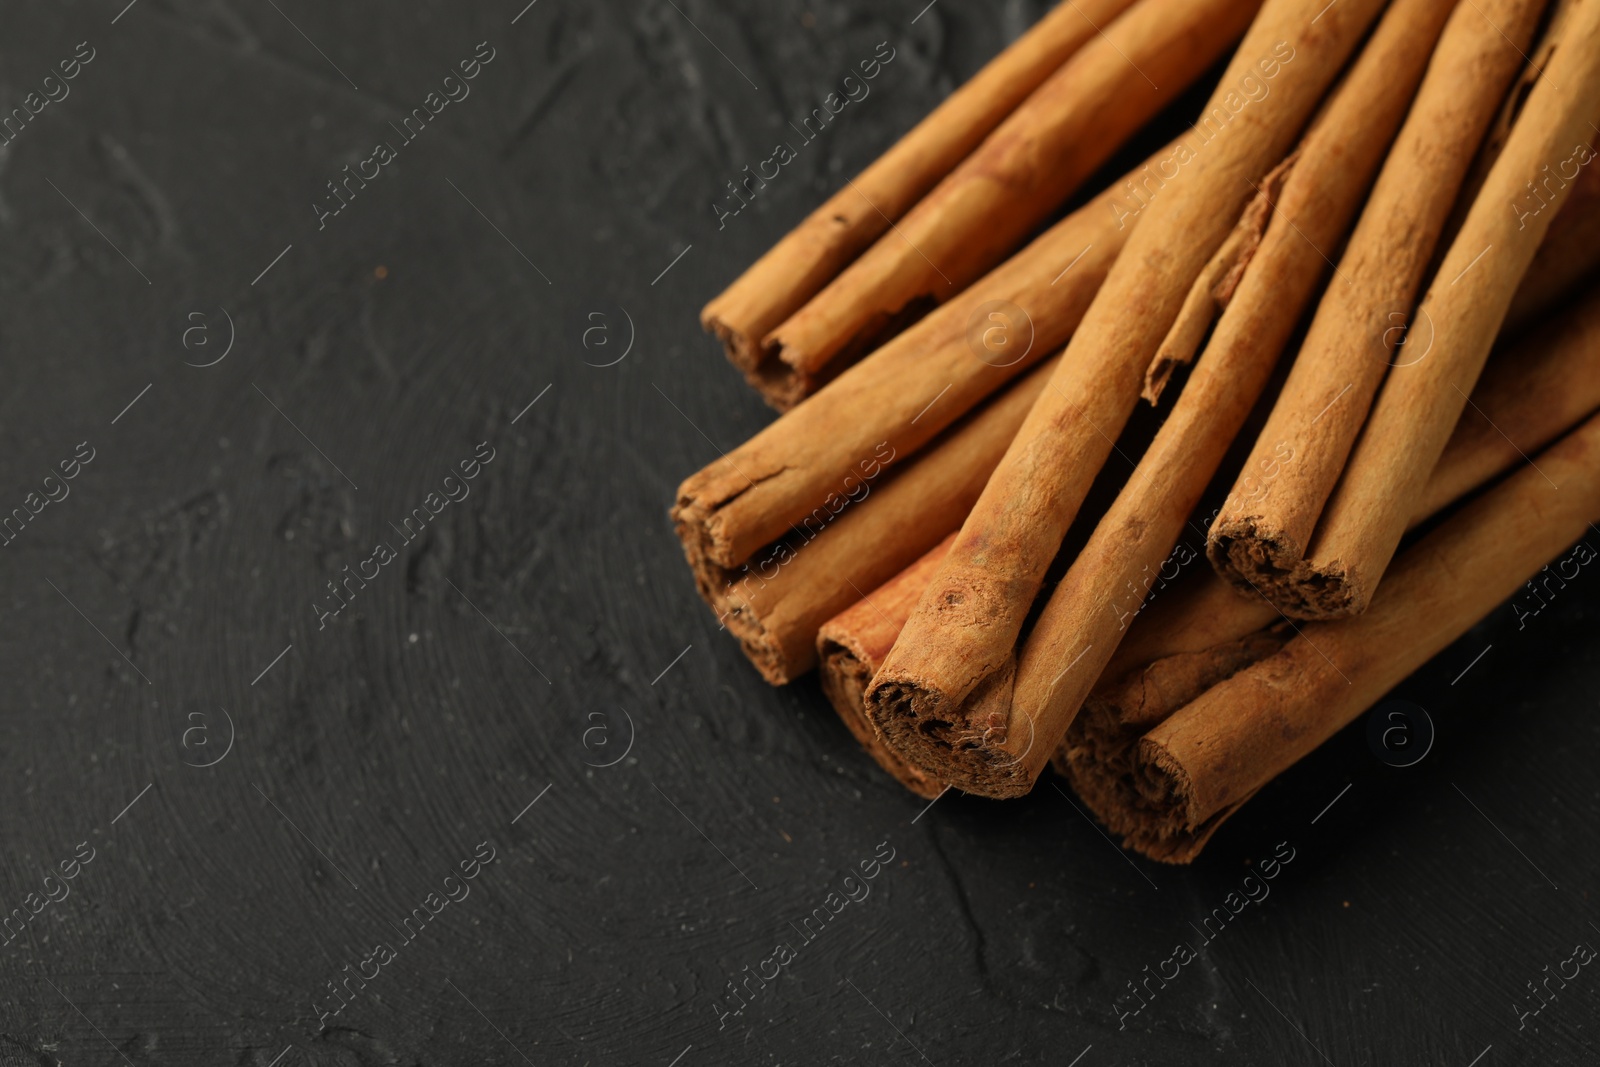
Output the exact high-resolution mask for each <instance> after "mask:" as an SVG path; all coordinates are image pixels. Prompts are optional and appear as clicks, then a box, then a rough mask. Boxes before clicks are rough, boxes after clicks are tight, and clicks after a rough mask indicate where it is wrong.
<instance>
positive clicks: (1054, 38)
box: [700, 0, 1133, 407]
mask: <svg viewBox="0 0 1600 1067" xmlns="http://www.w3.org/2000/svg"><path fill="white" fill-rule="evenodd" d="M1132 2H1133V0H1072V2H1069V3H1062V4H1060V5H1058V6H1057V7H1056V8H1055V9H1054V10H1053V11H1051V12H1049V13H1048V14H1046V15H1045V16H1044V17H1043V18H1042V19H1040V20H1039V21H1038V22H1037V23H1035V24H1034V25H1033V26H1032V27H1030V28H1029V30H1028V31H1027V32H1026V33H1024V34H1023V35H1022V36H1021V37H1019V38H1018V39H1017V40H1016V41H1014V42H1012V43H1011V44H1010V45H1009V46H1008V47H1007V48H1006V49H1005V50H1004V51H1003V52H1001V53H1000V54H999V55H998V56H996V57H995V58H994V59H993V60H991V61H990V62H989V63H988V64H986V65H985V66H984V68H983V69H982V70H980V71H978V72H977V73H976V74H974V75H973V76H972V78H971V80H969V81H967V82H965V83H963V84H962V85H961V86H960V87H959V88H957V89H956V91H955V92H953V93H951V94H950V96H949V97H948V98H947V99H946V100H945V101H944V102H943V103H941V104H940V105H939V106H938V107H936V108H934V109H933V110H932V111H931V112H929V113H928V114H927V116H926V117H925V118H923V119H922V121H921V122H919V123H917V124H916V126H914V127H913V128H912V129H911V130H910V131H909V132H907V133H906V135H905V136H904V137H902V138H901V139H900V140H899V141H897V142H896V143H895V144H894V146H893V147H891V148H890V149H889V150H888V151H887V152H885V153H884V154H883V155H882V156H880V157H879V158H878V159H877V160H875V161H874V162H873V163H872V165H871V166H869V167H868V168H867V169H866V170H864V171H862V172H861V173H860V174H858V175H856V176H855V178H854V179H852V180H851V181H850V182H849V183H847V184H846V185H845V186H844V188H842V189H840V190H839V191H838V192H837V193H835V194H834V195H833V196H831V197H829V198H828V199H827V200H826V201H824V202H823V204H822V206H820V207H818V208H817V209H816V210H814V211H812V212H811V214H810V215H808V216H806V218H805V220H804V221H803V222H801V223H800V225H799V226H796V227H795V228H794V229H793V230H791V231H790V232H789V233H788V234H786V235H785V236H784V237H783V239H782V240H780V241H779V242H778V243H777V244H775V245H773V246H772V248H771V249H770V250H768V251H767V253H766V254H765V255H763V256H762V257H761V258H760V259H758V260H756V262H755V263H753V264H751V265H750V266H749V267H748V268H747V269H746V270H745V271H744V273H743V274H741V275H740V276H739V277H738V279H737V280H736V281H734V283H733V284H732V285H730V286H728V288H727V289H725V290H724V291H723V292H722V293H720V294H718V295H717V297H716V298H715V299H713V300H712V301H711V302H710V303H708V304H706V306H705V309H704V310H703V311H701V313H700V321H701V324H702V325H703V326H704V327H705V329H706V330H707V331H709V332H711V333H713V334H715V335H716V336H717V337H718V338H719V339H720V340H721V341H722V343H723V346H724V348H725V349H726V351H727V354H728V358H729V359H730V360H731V361H732V362H733V364H734V366H736V367H738V368H739V369H740V370H741V371H743V372H744V374H745V376H746V377H747V378H748V379H749V381H750V383H751V384H752V385H754V386H755V387H756V388H757V389H760V390H762V392H763V393H765V394H767V395H768V396H769V397H770V398H771V399H772V400H773V401H774V402H775V403H777V404H778V406H780V407H788V406H790V405H792V404H793V403H795V402H797V401H798V399H799V398H800V396H804V395H805V394H806V393H809V392H810V391H811V390H810V387H809V384H807V385H804V386H802V387H801V388H800V389H798V390H789V389H785V388H783V382H784V380H785V378H786V377H787V374H786V373H785V371H784V370H783V368H779V367H774V366H773V364H774V363H775V362H776V360H775V358H774V353H773V351H772V350H771V349H770V348H767V347H765V346H763V345H762V344H761V341H762V339H763V338H765V337H766V335H767V334H768V333H769V332H771V330H772V329H773V328H774V327H776V326H777V325H778V324H779V323H781V322H783V320H784V319H787V318H788V317H789V316H790V315H792V314H794V313H795V312H796V311H798V310H799V309H800V308H801V307H802V306H803V305H804V304H805V302H806V301H807V300H809V299H811V297H813V296H814V295H816V293H817V292H818V290H820V289H821V288H822V287H823V286H825V285H827V284H828V282H830V281H832V280H833V279H834V277H835V276H837V275H838V273H839V272H840V271H841V270H843V269H844V268H845V267H847V266H848V265H849V264H850V263H851V261H852V260H854V259H855V258H856V256H858V255H860V254H861V252H862V251H864V250H865V249H867V248H869V247H870V246H871V245H872V242H873V241H875V240H877V239H878V238H879V237H880V236H881V235H882V234H883V233H884V232H886V231H887V230H888V229H889V228H890V227H891V226H892V225H893V224H894V220H896V219H898V218H900V217H901V216H902V215H904V214H905V213H906V212H907V211H909V210H911V208H912V207H913V206H914V205H915V204H916V202H917V201H918V200H920V199H921V198H922V197H923V195H924V194H925V193H927V192H928V190H930V189H932V188H933V187H934V186H935V185H937V184H938V183H939V181H940V180H941V179H943V178H944V177H945V176H946V175H947V174H949V173H950V171H951V170H952V169H954V168H955V167H956V166H957V165H958V164H959V163H960V162H961V160H963V159H965V158H966V156H967V154H968V153H969V152H971V151H972V150H973V149H974V148H976V147H977V146H978V145H979V144H980V143H981V142H982V141H983V139H984V138H985V137H987V136H988V135H989V133H990V132H991V131H992V130H993V129H994V128H995V127H996V126H998V125H1000V123H1002V122H1003V121H1005V119H1006V118H1007V117H1008V116H1009V115H1010V114H1011V113H1012V112H1013V111H1014V110H1016V108H1017V106H1018V105H1019V104H1021V103H1022V102H1023V101H1024V100H1025V99H1026V98H1027V97H1028V95H1029V94H1030V93H1032V92H1033V91H1034V90H1035V89H1037V88H1038V87H1039V86H1040V85H1041V84H1043V83H1044V82H1045V80H1046V79H1048V78H1049V77H1050V76H1051V75H1052V74H1053V73H1054V72H1055V71H1056V68H1058V67H1060V66H1061V64H1062V63H1064V62H1066V61H1067V59H1069V58H1070V57H1071V56H1072V54H1073V53H1074V52H1076V51H1077V50H1078V49H1079V48H1081V47H1082V46H1083V44H1084V42H1085V41H1088V40H1090V39H1091V38H1093V37H1094V36H1095V34H1096V32H1097V30H1096V27H1097V26H1098V25H1102V24H1104V23H1107V22H1110V21H1112V20H1114V19H1115V18H1116V17H1117V16H1118V15H1120V14H1121V13H1122V12H1123V11H1124V10H1126V9H1127V8H1128V6H1129V5H1130V4H1131V3H1132ZM871 62H874V63H876V60H875V59H874V60H871ZM857 84H858V85H859V84H860V80H859V77H858V79H857ZM781 136H784V137H787V136H788V134H787V132H785V133H783V134H781ZM802 136H803V135H802ZM742 180H744V181H747V182H752V190H751V191H752V192H753V191H754V188H756V187H761V186H765V184H766V183H765V182H764V181H761V180H760V178H759V175H757V176H756V178H755V179H754V180H752V179H750V178H748V177H747V178H744V179H742Z"/></svg>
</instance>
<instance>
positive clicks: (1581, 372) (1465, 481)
mask: <svg viewBox="0 0 1600 1067" xmlns="http://www.w3.org/2000/svg"><path fill="white" fill-rule="evenodd" d="M1512 335H1513V331H1512V330H1511V329H1510V328H1509V327H1508V328H1507V329H1506V330H1505V331H1503V336H1512ZM1597 409H1600V285H1591V286H1590V287H1589V289H1588V290H1587V291H1586V292H1585V293H1583V294H1582V295H1581V296H1579V297H1578V298H1577V299H1576V300H1575V301H1574V302H1573V303H1572V304H1571V306H1570V307H1568V308H1567V309H1565V310H1564V311H1563V313H1562V314H1560V315H1559V316H1558V317H1556V318H1555V319H1554V320H1553V321H1552V322H1548V323H1545V324H1544V325H1543V326H1542V327H1541V328H1539V329H1535V330H1533V331H1532V333H1531V334H1529V335H1528V337H1527V339H1526V340H1524V341H1521V342H1520V343H1518V344H1516V345H1515V346H1514V347H1511V348H1510V349H1509V350H1507V351H1505V352H1503V353H1501V354H1499V355H1496V356H1495V357H1494V358H1492V359H1491V360H1490V361H1489V365H1488V367H1487V368H1485V370H1484V373H1483V377H1482V378H1481V379H1479V381H1478V387H1477V388H1476V389H1475V390H1473V393H1472V401H1471V403H1470V404H1468V405H1467V409H1466V410H1465V411H1464V412H1462V414H1461V418H1460V420H1459V421H1458V422H1457V423H1456V428H1455V432H1454V433H1453V434H1452V435H1451V437H1450V442H1449V443H1448V444H1447V445H1446V446H1445V450H1444V454H1443V455H1441V456H1440V457H1439V462H1438V464H1437V465H1436V466H1435V467H1434V468H1433V473H1432V474H1431V475H1430V476H1429V478H1428V483H1427V485H1425V486H1424V487H1423V489H1422V492H1421V493H1420V494H1419V495H1418V497H1417V501H1416V510H1415V512H1414V513H1413V515H1412V524H1413V525H1415V524H1416V523H1420V522H1422V521H1423V520H1425V519H1427V518H1428V517H1430V516H1432V515H1434V514H1436V513H1437V512H1439V511H1440V510H1442V509H1443V508H1445V507H1446V506H1448V505H1449V504H1451V503H1453V502H1455V501H1456V500H1459V499H1461V498H1462V497H1464V496H1465V495H1467V494H1468V493H1470V492H1472V491H1473V490H1475V489H1477V488H1478V487H1480V486H1482V485H1485V484H1487V483H1488V482H1489V481H1491V480H1492V479H1494V478H1496V477H1498V476H1499V475H1501V474H1503V473H1504V472H1506V471H1508V470H1510V469H1511V468H1512V467H1514V466H1516V465H1517V464H1519V463H1522V462H1524V460H1525V459H1526V457H1528V456H1531V455H1533V454H1534V453H1536V452H1538V451H1539V450H1540V449H1542V448H1544V447H1545V446H1546V445H1548V444H1549V443H1550V442H1551V441H1553V440H1555V439H1556V438H1557V437H1559V436H1560V435H1561V434H1563V433H1565V432H1567V431H1568V430H1569V429H1571V428H1572V427H1573V426H1575V425H1576V424H1577V423H1578V422H1579V421H1581V420H1582V419H1584V418H1585V417H1587V416H1588V415H1590V414H1592V413H1593V412H1594V411H1595V410H1597ZM1280 618H1281V616H1280V615H1279V614H1278V611H1277V609H1276V608H1274V607H1273V606H1272V605H1271V604H1269V603H1268V602H1267V601H1266V600H1265V599H1264V598H1263V597H1261V596H1259V595H1257V596H1251V597H1240V596H1238V595H1236V594H1235V593H1234V592H1233V590H1232V588H1231V587H1230V586H1229V585H1228V584H1227V583H1226V582H1224V581H1223V580H1222V579H1220V578H1218V577H1216V575H1215V573H1214V572H1203V573H1199V574H1195V575H1192V576H1191V577H1189V578H1186V579H1184V580H1182V581H1180V582H1179V583H1178V585H1177V588H1175V589H1174V590H1173V591H1172V592H1171V593H1170V594H1165V593H1164V594H1163V596H1162V599H1161V600H1159V601H1157V602H1155V603H1154V604H1152V605H1151V607H1150V608H1149V609H1148V610H1147V611H1146V612H1144V613H1142V614H1141V615H1140V616H1139V619H1138V620H1137V621H1136V622H1135V624H1134V625H1133V626H1131V627H1130V628H1129V631H1128V636H1127V638H1126V639H1125V640H1124V641H1123V642H1122V644H1121V645H1119V646H1118V647H1117V651H1116V654H1115V655H1114V656H1113V657H1112V659H1111V662H1110V663H1108V664H1107V665H1106V668H1105V671H1104V672H1103V673H1102V675H1101V680H1100V682H1099V683H1098V685H1097V690H1096V696H1097V697H1099V698H1101V699H1112V698H1108V697H1106V696H1105V694H1107V693H1109V692H1115V691H1118V690H1125V691H1127V692H1129V693H1138V692H1143V693H1145V694H1146V695H1144V696H1140V697H1138V698H1137V699H1134V700H1133V701H1132V702H1131V703H1132V704H1133V705H1138V704H1141V703H1146V704H1147V703H1148V702H1149V701H1151V700H1154V699H1155V697H1154V696H1153V695H1149V694H1153V693H1157V692H1159V693H1167V694H1170V695H1169V697H1167V698H1166V699H1165V700H1164V702H1163V703H1162V704H1161V705H1160V710H1156V711H1152V712H1149V713H1148V714H1153V715H1155V716H1156V717H1158V718H1161V717H1165V715H1166V714H1168V713H1170V712H1171V711H1172V710H1174V709H1176V708H1177V707H1179V706H1180V705H1182V704H1186V703H1188V702H1189V701H1190V700H1192V699H1194V698H1195V697H1196V696H1198V695H1199V694H1200V693H1201V692H1202V691H1203V690H1204V688H1205V687H1206V686H1207V685H1210V684H1212V683H1209V682H1207V683H1205V684H1203V685H1199V687H1198V688H1196V687H1194V686H1193V685H1191V686H1187V687H1185V686H1181V685H1178V684H1177V683H1176V682H1175V681H1172V680H1168V681H1166V682H1164V683H1162V682H1159V681H1154V680H1153V681H1151V682H1150V683H1149V684H1148V685H1147V684H1146V683H1145V682H1143V681H1141V680H1140V679H1137V678H1130V677H1129V675H1130V672H1135V671H1140V670H1142V669H1145V668H1148V667H1153V666H1154V665H1155V664H1157V662H1158V661H1160V660H1163V659H1165V658H1167V657H1178V656H1184V655H1190V654H1196V653H1205V652H1206V651H1207V650H1208V649H1211V648H1213V647H1217V646H1221V645H1225V644H1227V643H1228V642H1231V641H1236V640H1238V639H1240V638H1244V637H1246V636H1248V635H1250V634H1252V633H1254V632H1256V631H1259V630H1261V629H1263V628H1265V627H1268V626H1270V625H1272V624H1273V623H1274V622H1276V621H1278V620H1279V619H1280ZM1230 655H1231V653H1229V652H1227V651H1224V652H1223V653H1221V656H1222V658H1223V660H1224V661H1226V660H1227V658H1228V657H1229V656H1230ZM1201 658H1202V659H1203V657H1201ZM1189 665H1195V666H1196V668H1197V669H1198V670H1199V671H1200V672H1201V674H1200V675H1197V677H1199V676H1205V672H1207V671H1210V670H1212V668H1210V667H1207V666H1205V665H1204V664H1203V663H1200V661H1199V660H1189V661H1187V665H1186V663H1185V662H1175V663H1174V664H1172V665H1169V666H1167V667H1163V668H1161V669H1160V671H1158V672H1156V673H1158V674H1160V675H1161V676H1163V677H1166V678H1168V679H1174V678H1178V677H1182V676H1183V675H1184V672H1185V671H1187V670H1189V669H1190V666H1189ZM1234 669H1237V668H1234ZM1226 673H1227V674H1232V673H1233V670H1227V672H1226ZM1225 676H1226V675H1224V677H1225ZM1094 699H1095V697H1091V702H1093V700H1094ZM1113 702H1114V703H1119V704H1121V705H1122V706H1123V707H1124V708H1125V709H1126V708H1127V707H1128V706H1129V701H1126V700H1122V699H1121V698H1116V699H1114V700H1113ZM1123 714H1128V715H1133V716H1134V717H1135V718H1143V717H1148V715H1145V716H1141V715H1140V714H1139V713H1138V712H1136V711H1128V710H1124V712H1123Z"/></svg>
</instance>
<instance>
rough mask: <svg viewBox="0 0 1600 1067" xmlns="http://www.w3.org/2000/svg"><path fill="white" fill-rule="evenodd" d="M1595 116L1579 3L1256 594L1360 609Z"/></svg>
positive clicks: (1599, 72)
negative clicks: (1402, 338) (1412, 331)
mask: <svg viewBox="0 0 1600 1067" xmlns="http://www.w3.org/2000/svg"><path fill="white" fill-rule="evenodd" d="M1596 119H1600V3H1593V2H1591V3H1585V4H1583V5H1582V6H1580V7H1577V8H1575V9H1574V10H1573V11H1572V13H1571V15H1570V22H1569V24H1568V25H1567V26H1566V27H1565V28H1564V29H1563V37H1562V41H1561V44H1560V45H1558V46H1557V48H1556V50H1555V54H1554V55H1553V56H1552V57H1551V60H1550V65H1549V66H1548V67H1547V68H1546V71H1545V76H1544V77H1543V78H1541V79H1540V80H1539V82H1538V84H1537V85H1535V86H1534V88H1533V91H1532V92H1531V93H1530V94H1529V96H1528V102H1527V104H1526V106H1525V107H1524V108H1523V110H1522V114H1521V115H1520V117H1519V118H1518V119H1517V123H1516V125H1515V126H1514V127H1513V128H1512V131H1511V136H1510V137H1509V138H1508V139H1507V141H1506V145H1505V148H1504V149H1503V150H1502V152H1501V154H1500V158H1499V159H1498V160H1496V162H1495V164H1494V166H1493V168H1491V170H1490V171H1489V176H1488V178H1487V179H1486V180H1485V181H1484V185H1483V189H1482V190H1481V191H1480V192H1479V194H1478V197H1477V199H1476V200H1474V201H1473V205H1472V209H1471V210H1470V211H1469V212H1468V214H1467V218H1466V221H1465V222H1464V223H1463V224H1462V227H1461V232H1460V233H1459V234H1457V235H1456V239H1455V241H1454V242H1453V243H1452V244H1451V246H1450V250H1449V252H1447V253H1446V254H1445V257H1444V259H1443V261H1442V262H1441V263H1440V265H1439V270H1438V273H1437V274H1436V275H1435V276H1434V280H1433V283H1432V285H1431V286H1430V288H1429V291H1428V294H1427V296H1425V297H1424V298H1423V301H1422V303H1421V305H1420V306H1419V308H1418V311H1417V317H1418V319H1419V320H1421V321H1425V322H1426V323H1427V324H1428V325H1429V326H1431V330H1430V331H1429V333H1430V334H1431V337H1429V340H1430V341H1431V347H1430V348H1428V349H1426V354H1425V355H1424V356H1422V357H1420V358H1418V357H1413V360H1412V361H1411V362H1409V363H1405V364H1402V365H1397V366H1396V367H1395V368H1393V370H1391V372H1390V374H1389V376H1388V378H1387V380H1386V381H1385V383H1384V386H1383V390H1382V392H1381V393H1380V394H1379V396H1378V399H1377V402H1376V403H1375V404H1374V405H1373V409H1372V415H1371V417H1370V418H1369V419H1368V420H1367V425H1366V427H1365V428H1364V430H1363V431H1362V436H1361V440H1360V443H1359V444H1358V445H1357V446H1356V448H1355V449H1354V451H1353V452H1352V453H1351V457H1350V462H1349V464H1348V466H1347V467H1346V469H1345V471H1344V473H1343V475H1342V477H1341V479H1340V482H1339V488H1338V490H1337V492H1335V493H1334V495H1333V496H1332V498H1331V499H1330V500H1329V503H1328V507H1327V511H1326V514H1325V515H1324V516H1323V517H1322V519H1321V520H1320V521H1319V522H1318V524H1317V529H1316V534H1315V537H1314V540H1313V541H1312V544H1311V546H1310V550H1309V553H1308V557H1307V558H1306V560H1305V561H1304V562H1303V563H1301V564H1300V565H1299V566H1297V567H1296V568H1295V569H1294V571H1293V572H1292V573H1291V574H1290V576H1289V579H1288V581H1286V582H1283V583H1278V584H1275V585H1274V587H1273V588H1268V589H1264V590H1263V592H1265V593H1266V594H1267V596H1268V597H1269V598H1272V599H1273V600H1274V602H1275V603H1276V604H1277V606H1278V607H1279V608H1281V609H1283V610H1284V611H1285V612H1287V613H1288V614H1291V615H1298V616H1300V617H1303V618H1334V617H1338V616H1342V615H1352V614H1359V613H1360V612H1361V611H1364V610H1365V609H1366V606H1367V604H1368V603H1369V602H1370V600H1371V598H1372V594H1373V592H1374V591H1375V590H1376V589H1377V587H1378V583H1379V581H1380V579H1381V578H1382V576H1383V571H1384V569H1385V568H1386V567H1387V566H1388V563H1389V560H1390V559H1391V558H1392V557H1393V555H1394V553H1395V550H1396V548H1397V547H1398V546H1399V543H1400V538H1401V535H1402V534H1403V533H1404V531H1405V526H1406V518H1407V514H1408V511H1409V509H1410V507H1411V506H1412V505H1411V501H1412V500H1413V498H1414V497H1415V495H1416V494H1417V492H1419V491H1420V490H1421V488H1422V484H1423V482H1424V481H1425V480H1426V478H1427V473H1426V472H1427V471H1428V470H1430V469H1432V467H1433V465H1434V463H1435V462H1437V460H1438V457H1439V454H1440V453H1441V452H1442V451H1443V449H1444V446H1445V443H1446V441H1447V440H1448V439H1449V436H1450V433H1451V431H1452V429H1453V428H1454V426H1455V424H1456V420H1457V419H1458V418H1459V417H1460V414H1461V410H1462V408H1463V407H1464V406H1465V405H1466V402H1467V395H1468V394H1469V393H1470V392H1471V391H1472V388H1473V386H1474V384H1475V383H1476V381H1477V378H1478V374H1479V373H1480V372H1481V371H1482V369H1483V364H1484V360H1485V359H1486V358H1487V356H1488V353H1489V347H1490V344H1491V342H1492V340H1493V338H1494V335H1495V334H1496V333H1498V332H1499V329H1500V325H1501V322H1502V321H1503V320H1504V318H1505V315H1506V311H1507V309H1508V307H1509V305H1510V303H1511V297H1512V295H1513V294H1514V293H1515V291H1516V288H1517V286H1518V284H1519V283H1520V282H1521V280H1522V277H1523V275H1524V273H1525V272H1526V271H1527V269H1528V265H1529V263H1530V262H1531V261H1532V259H1533V256H1534V253H1535V252H1536V251H1537V250H1538V247H1539V244H1540V242H1541V241H1542V240H1543V238H1544V235H1545V232H1546V230H1547V229H1548V228H1549V226H1550V222H1551V220H1552V219H1553V218H1554V217H1555V215H1556V214H1557V212H1559V211H1560V209H1561V205H1562V203H1563V202H1564V201H1565V200H1566V197H1567V195H1568V194H1569V193H1570V192H1571V190H1572V184H1571V179H1572V178H1573V177H1576V176H1577V174H1578V172H1579V170H1580V169H1581V167H1582V166H1583V165H1584V164H1585V163H1587V162H1589V161H1591V160H1592V159H1593V151H1592V150H1591V149H1590V147H1589V142H1590V139H1591V138H1592V137H1593V136H1594V130H1595V127H1594V125H1593V124H1594V122H1595V120H1596Z"/></svg>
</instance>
